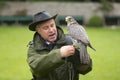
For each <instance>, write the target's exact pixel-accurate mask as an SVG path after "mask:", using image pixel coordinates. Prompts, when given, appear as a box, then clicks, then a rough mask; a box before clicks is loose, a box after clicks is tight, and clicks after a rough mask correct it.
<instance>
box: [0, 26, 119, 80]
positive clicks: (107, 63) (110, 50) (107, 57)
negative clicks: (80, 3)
mask: <svg viewBox="0 0 120 80" xmlns="http://www.w3.org/2000/svg"><path fill="white" fill-rule="evenodd" d="M63 29H64V32H65V33H67V32H66V28H65V27H63ZM85 29H86V31H87V33H88V36H89V39H90V41H91V43H92V45H93V46H94V47H95V49H96V51H93V50H92V49H90V48H88V51H89V54H90V55H91V58H92V60H93V70H92V71H91V72H89V73H88V74H86V75H81V76H80V80H96V79H97V80H120V76H119V74H120V69H119V68H120V64H119V60H120V48H119V42H120V28H110V27H100V28H95V27H89V26H88V27H85ZM33 34H34V32H32V31H29V30H28V28H27V27H26V26H9V27H8V26H0V61H1V63H0V80H30V79H31V77H32V75H31V73H30V70H29V67H28V64H27V62H26V58H27V49H28V47H27V44H28V42H29V41H31V40H32V37H33Z"/></svg>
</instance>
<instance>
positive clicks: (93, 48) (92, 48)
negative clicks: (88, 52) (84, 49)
mask: <svg viewBox="0 0 120 80" xmlns="http://www.w3.org/2000/svg"><path fill="white" fill-rule="evenodd" d="M88 46H89V47H90V48H91V49H93V50H94V51H96V49H95V48H93V47H92V45H91V44H88Z"/></svg>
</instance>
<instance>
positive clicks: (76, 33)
mask: <svg viewBox="0 0 120 80" xmlns="http://www.w3.org/2000/svg"><path fill="white" fill-rule="evenodd" d="M65 19H66V22H67V30H68V34H69V35H70V36H71V37H72V41H73V45H75V47H78V48H79V47H80V46H79V45H80V44H81V45H82V44H84V45H85V46H89V47H90V48H91V49H93V50H95V49H94V48H93V47H92V45H91V43H90V41H89V39H88V35H87V33H86V31H85V29H84V28H83V27H82V26H81V25H80V24H78V22H77V21H76V20H75V19H74V18H73V17H72V16H67V17H66V18H65ZM95 51H96V50H95Z"/></svg>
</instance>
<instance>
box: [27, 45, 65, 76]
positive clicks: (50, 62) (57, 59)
mask: <svg viewBox="0 0 120 80" xmlns="http://www.w3.org/2000/svg"><path fill="white" fill-rule="evenodd" d="M43 53H44V54H43ZM27 61H28V64H29V66H30V68H31V70H32V72H33V73H34V74H36V75H39V76H44V75H46V74H47V73H49V72H50V71H52V70H54V69H55V68H57V67H58V66H60V65H62V64H63V63H64V60H63V59H62V58H61V56H60V50H59V49H54V50H52V51H50V52H49V51H46V50H43V51H40V52H37V51H35V49H34V47H33V45H32V46H30V47H29V49H28V58H27Z"/></svg>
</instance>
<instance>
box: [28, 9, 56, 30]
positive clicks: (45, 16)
mask: <svg viewBox="0 0 120 80" xmlns="http://www.w3.org/2000/svg"><path fill="white" fill-rule="evenodd" d="M56 16H57V14H56V15H54V16H51V15H50V14H49V13H48V12H46V11H42V12H39V13H37V14H35V15H34V16H33V22H32V23H31V24H30V25H29V30H31V31H35V28H36V25H37V24H40V23H41V22H44V21H47V20H50V19H55V18H56Z"/></svg>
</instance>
